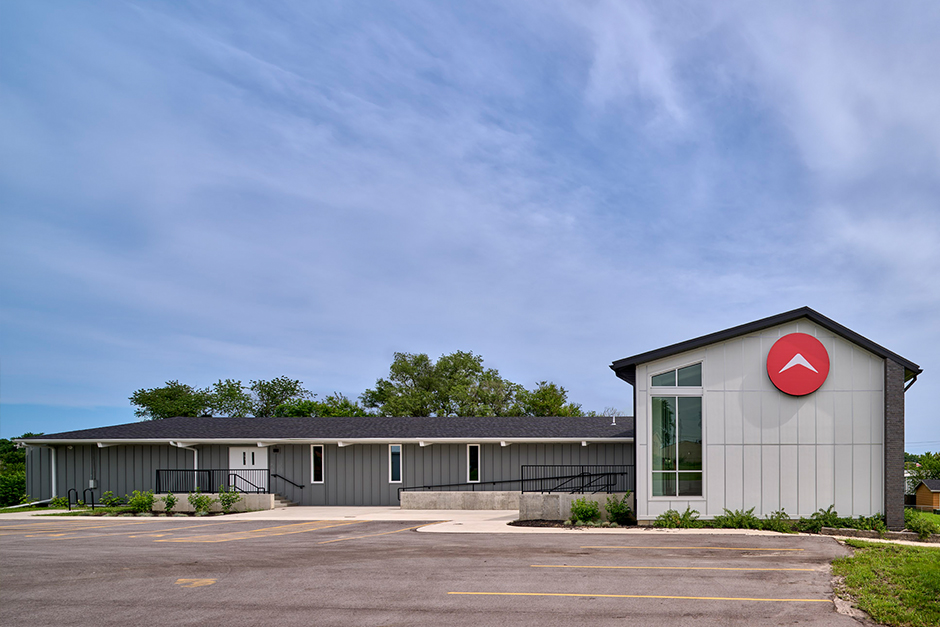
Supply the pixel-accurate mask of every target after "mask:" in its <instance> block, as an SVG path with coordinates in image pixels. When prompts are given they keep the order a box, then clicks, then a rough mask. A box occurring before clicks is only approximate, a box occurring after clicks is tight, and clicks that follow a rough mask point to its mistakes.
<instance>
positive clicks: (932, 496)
mask: <svg viewBox="0 0 940 627" xmlns="http://www.w3.org/2000/svg"><path fill="white" fill-rule="evenodd" d="M914 496H915V498H916V499H917V505H916V507H917V509H921V510H924V511H925V512H932V511H934V510H940V479H926V480H924V481H921V482H920V483H918V484H917V487H916V488H915V489H914Z"/></svg>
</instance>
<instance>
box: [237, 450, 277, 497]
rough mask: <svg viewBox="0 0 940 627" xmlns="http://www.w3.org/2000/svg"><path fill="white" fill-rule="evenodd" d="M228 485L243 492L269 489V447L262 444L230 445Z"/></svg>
mask: <svg viewBox="0 0 940 627" xmlns="http://www.w3.org/2000/svg"><path fill="white" fill-rule="evenodd" d="M228 467H229V477H228V485H229V486H230V487H233V488H236V489H238V490H240V491H242V492H267V491H268V449H267V447H261V446H230V447H229V449H228Z"/></svg>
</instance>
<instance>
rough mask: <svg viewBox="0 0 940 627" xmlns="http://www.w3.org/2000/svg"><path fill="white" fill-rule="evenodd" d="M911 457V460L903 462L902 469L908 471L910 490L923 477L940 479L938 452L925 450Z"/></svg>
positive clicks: (939, 454) (922, 479) (939, 453)
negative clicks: (925, 451)
mask: <svg viewBox="0 0 940 627" xmlns="http://www.w3.org/2000/svg"><path fill="white" fill-rule="evenodd" d="M905 455H906V454H905ZM911 457H913V461H912V462H907V463H906V464H904V470H906V471H907V472H909V473H910V475H909V477H908V485H909V486H910V489H911V490H912V491H913V490H914V489H915V488H916V487H917V485H918V484H919V483H920V482H921V481H924V480H925V479H940V452H938V453H930V452H927V453H924V454H922V455H912V456H911Z"/></svg>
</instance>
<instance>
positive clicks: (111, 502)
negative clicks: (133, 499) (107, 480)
mask: <svg viewBox="0 0 940 627" xmlns="http://www.w3.org/2000/svg"><path fill="white" fill-rule="evenodd" d="M101 504H102V505H104V506H105V507H120V506H121V505H124V499H123V498H121V497H120V496H114V492H112V491H111V490H108V491H107V492H105V493H104V494H102V495H101Z"/></svg>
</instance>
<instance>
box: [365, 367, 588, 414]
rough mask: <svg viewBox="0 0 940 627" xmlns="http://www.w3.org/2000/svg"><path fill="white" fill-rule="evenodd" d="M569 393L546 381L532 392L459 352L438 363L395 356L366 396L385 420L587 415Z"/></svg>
mask: <svg viewBox="0 0 940 627" xmlns="http://www.w3.org/2000/svg"><path fill="white" fill-rule="evenodd" d="M567 394H568V392H567V390H565V388H563V387H560V386H558V385H556V384H554V383H550V382H546V381H542V382H540V383H539V384H538V385H537V387H536V389H535V390H532V391H531V392H530V391H528V390H526V389H525V388H524V387H523V386H521V385H519V384H518V383H513V382H512V381H509V380H507V379H504V378H503V377H501V376H500V374H499V371H497V370H496V369H495V368H485V367H484V366H483V358H482V357H481V356H479V355H474V354H473V353H470V352H463V351H457V352H454V353H451V354H450V355H442V356H441V357H440V358H439V359H438V360H437V362H434V361H432V360H431V359H430V358H429V357H428V356H427V355H425V354H423V353H420V354H412V353H395V358H394V360H393V361H392V365H391V366H390V367H389V375H388V378H387V379H378V380H377V381H376V382H375V387H374V388H372V389H368V390H366V391H365V392H363V393H362V396H361V397H360V399H361V401H362V404H363V405H364V406H365V407H368V408H374V409H376V410H377V411H378V413H379V414H381V415H383V416H581V415H583V414H582V413H581V406H580V405H577V404H575V403H568V401H567Z"/></svg>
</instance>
